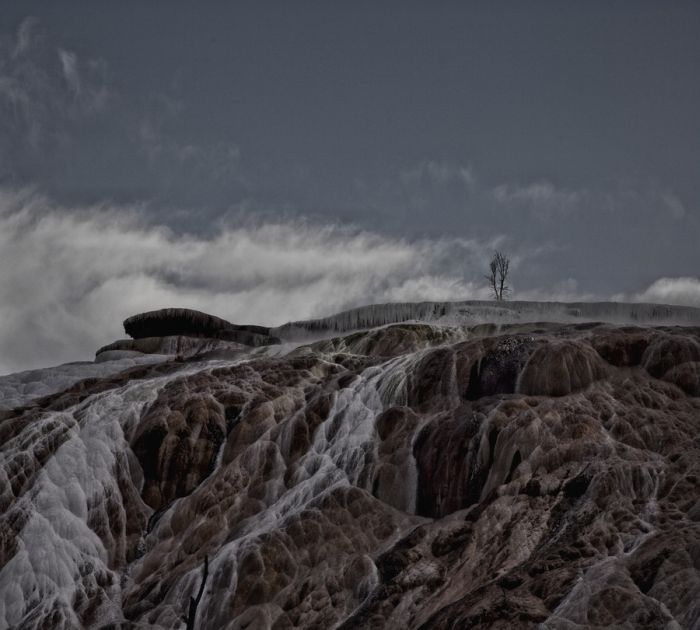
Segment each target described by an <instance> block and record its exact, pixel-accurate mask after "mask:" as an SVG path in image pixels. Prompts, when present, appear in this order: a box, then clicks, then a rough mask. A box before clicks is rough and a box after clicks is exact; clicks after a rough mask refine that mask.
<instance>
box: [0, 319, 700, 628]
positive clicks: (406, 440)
mask: <svg viewBox="0 0 700 630" xmlns="http://www.w3.org/2000/svg"><path fill="white" fill-rule="evenodd" d="M256 334H257V333H256ZM136 341H138V342H139V343H144V344H149V343H155V342H152V341H148V340H147V339H146V338H143V340H136ZM699 348H700V329H698V328H693V327H666V328H642V327H630V326H625V327H619V326H614V325H602V324H586V325H572V324H535V323H533V324H518V325H510V326H503V325H499V326H493V325H478V326H472V327H464V326H459V327H445V326H436V325H430V324H400V325H396V326H387V327H382V328H378V329H373V330H370V331H367V332H363V333H354V334H352V335H346V336H341V337H337V338H333V339H325V340H322V341H318V342H315V343H312V344H310V345H307V346H303V347H299V348H297V349H295V350H294V351H292V352H289V353H288V354H284V355H281V356H266V355H264V354H259V353H257V351H256V352H253V351H252V350H250V349H248V350H247V351H246V350H245V349H238V352H239V354H238V355H236V356H235V357H233V358H231V357H228V358H226V359H224V360H222V359H217V360H215V361H214V360H213V361H209V362H206V361H202V360H201V357H200V359H198V360H197V361H196V362H191V361H181V362H173V361H170V362H168V363H161V364H158V365H152V366H141V367H139V368H138V369H136V368H132V370H131V371H129V372H126V373H122V374H120V375H117V376H110V377H109V378H101V379H100V378H98V379H93V380H91V381H85V382H83V383H82V384H78V385H73V386H72V387H71V389H69V390H67V391H65V392H59V393H55V394H52V395H51V396H49V397H47V398H44V399H42V400H39V401H36V402H35V403H34V406H33V407H31V408H19V407H18V408H16V409H14V410H10V411H8V412H6V414H5V415H6V417H5V419H4V420H3V421H2V422H1V423H0V444H2V447H1V448H2V450H1V451H0V452H1V454H2V459H1V460H0V461H1V462H2V475H3V476H2V479H3V482H2V487H1V490H2V494H1V495H0V504H1V505H2V508H3V509H2V516H0V533H1V534H2V535H1V536H0V626H3V627H18V628H19V627H21V628H40V627H64V628H73V627H94V628H99V627H143V628H146V627H149V628H151V627H155V628H181V627H183V622H182V616H183V615H184V614H186V611H187V606H188V601H189V597H190V596H192V595H194V594H195V593H196V591H197V590H198V588H199V585H200V580H201V575H202V572H201V567H202V564H203V562H204V558H205V557H207V558H208V561H209V576H208V579H207V583H206V588H205V590H204V595H203V598H202V600H201V602H200V604H199V607H198V611H197V618H196V627H198V628H231V629H233V628H244V627H247V628H276V629H283V628H284V629H287V628H331V627H337V628H344V629H346V630H347V629H350V628H425V629H427V628H431V629H432V628H462V627H465V628H518V627H523V628H529V627H536V626H538V625H539V626H540V627H544V628H553V629H554V628H596V627H598V628H599V627H611V626H613V627H628V628H660V627H668V628H673V627H680V628H693V627H696V626H697V625H698V624H700V606H699V605H698V602H700V571H699V569H700V561H699V558H700V547H699V546H698V541H699V540H700V490H699V484H698V479H699V478H700V441H699V439H698V436H699V435H700V398H699V397H698V395H699V394H700V386H699V381H698V375H699V374H700V371H699V370H698V365H699V364H700V356H699V355H698V349H699ZM0 385H2V383H0Z"/></svg>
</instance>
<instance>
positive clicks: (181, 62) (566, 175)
mask: <svg viewBox="0 0 700 630" xmlns="http://www.w3.org/2000/svg"><path fill="white" fill-rule="evenodd" d="M698 33H700V3H698V2H695V1H693V2H682V1H677V2H676V1H670V2H669V1H659V2H647V1H645V0H636V1H634V2H632V1H629V2H623V1H619V2H618V1H609V2H602V1H598V0H590V1H587V2H570V1H566V0H564V1H562V0H556V1H538V0H533V1H528V2H523V1H522V0H517V1H513V2H501V1H498V0H496V1H489V2H450V1H445V2H440V3H434V2H427V1H426V2H413V1H410V0H409V1H402V2H392V1H385V2H381V3H378V2H366V1H364V0H356V1H353V2H332V3H331V2H320V1H318V2H309V1H305V0H300V1H297V2H294V3H291V2H282V1H279V2H254V3H253V2H251V3H246V2H235V3H232V2H209V3H195V2H178V1H171V2H167V3H166V2H148V3H144V2H131V1H122V2H119V3H106V2H91V3H84V2H71V1H66V2H60V3H57V2H48V1H47V2H34V1H32V0H23V1H21V2H20V1H16V2H15V1H4V2H3V3H2V10H1V11H0V374H2V373H7V372H12V371H16V370H22V369H28V368H34V367H40V366H45V365H51V364H56V363H60V362H63V361H70V360H80V359H89V358H90V357H91V356H92V355H93V353H94V351H95V349H97V347H99V346H100V345H103V344H105V343H108V342H110V341H112V340H113V339H115V338H118V337H123V336H124V333H123V330H122V327H121V321H122V320H123V319H124V318H125V317H127V316H129V315H131V314H134V313H136V312H140V311H144V310H150V309H153V308H161V307H165V306H183V307H190V308H198V309H200V310H204V311H207V312H211V313H213V314H216V315H219V316H222V317H225V318H228V319H230V320H232V321H235V322H238V323H258V324H270V325H275V324H280V323H283V322H285V321H289V320H295V319H301V318H306V317H313V316H319V315H327V314H331V313H333V312H335V311H338V310H341V309H343V308H347V307H351V306H357V305H361V304H367V303H372V302H386V301H398V300H406V301H413V300H430V299H440V300H442V299H455V300H458V299H488V298H489V292H488V288H487V286H486V283H485V282H484V279H483V274H484V273H485V272H486V270H487V267H488V261H489V258H490V256H491V255H492V254H493V252H494V251H495V250H496V249H498V250H501V251H504V252H506V253H507V254H508V256H509V257H510V258H511V278H510V286H511V288H512V297H513V299H544V300H598V299H617V300H634V301H640V300H641V301H654V302H664V303H677V304H688V305H695V306H700V278H699V276H700V246H699V245H700V114H699V113H698V112H700V37H698Z"/></svg>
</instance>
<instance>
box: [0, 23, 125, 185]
mask: <svg viewBox="0 0 700 630" xmlns="http://www.w3.org/2000/svg"><path fill="white" fill-rule="evenodd" d="M110 95H111V92H110V90H109V89H108V87H107V85H106V82H105V64H104V62H103V61H101V60H99V59H85V60H81V59H80V58H79V57H78V55H77V54H76V53H75V52H72V51H70V50H67V49H65V48H63V47H61V46H57V45H55V44H54V43H53V42H52V41H51V39H50V38H49V36H48V34H47V32H46V31H45V30H44V29H42V28H41V25H40V24H39V22H38V21H37V20H36V19H35V18H33V17H28V18H26V19H24V20H23V21H22V22H21V24H20V25H19V27H18V28H17V31H16V33H14V34H12V35H0V177H2V176H8V175H11V176H14V174H15V173H16V171H18V170H21V168H22V163H23V161H28V162H29V163H35V162H36V161H37V160H38V159H41V158H43V157H44V156H47V155H50V154H51V152H52V151H53V149H55V148H56V146H57V143H61V142H65V141H66V139H67V138H69V137H70V136H71V134H72V133H73V132H74V131H75V130H76V129H79V127H80V124H81V122H83V121H84V120H85V118H86V117H90V116H93V115H95V114H96V113H98V112H101V111H103V110H104V108H105V106H106V104H107V103H108V101H109V98H110ZM3 171H5V172H3Z"/></svg>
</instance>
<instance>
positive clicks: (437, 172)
mask: <svg viewBox="0 0 700 630" xmlns="http://www.w3.org/2000/svg"><path fill="white" fill-rule="evenodd" d="M399 179H400V180H401V182H402V183H403V184H404V185H417V184H423V185H426V184H427V185H433V186H446V185H449V184H454V183H457V184H460V185H462V186H464V187H465V188H467V189H471V188H474V187H475V186H476V183H477V180H476V175H475V174H474V170H473V169H472V168H471V167H470V166H464V165H462V164H457V163H454V162H446V161H436V160H424V161H422V162H420V163H418V164H416V165H415V166H414V167H412V168H410V169H407V170H404V171H402V172H401V173H400V175H399Z"/></svg>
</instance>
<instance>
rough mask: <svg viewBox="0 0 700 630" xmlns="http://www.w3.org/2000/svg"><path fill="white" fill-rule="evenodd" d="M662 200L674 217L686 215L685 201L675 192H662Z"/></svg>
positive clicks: (679, 217)
mask: <svg viewBox="0 0 700 630" xmlns="http://www.w3.org/2000/svg"><path fill="white" fill-rule="evenodd" d="M661 201H662V202H663V203H664V205H665V206H666V208H667V210H668V211H669V213H670V214H671V216H672V217H673V218H674V219H682V218H683V217H684V216H685V206H684V205H683V202H682V201H681V200H680V199H679V198H678V197H677V196H676V195H674V194H673V193H671V192H664V193H661Z"/></svg>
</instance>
